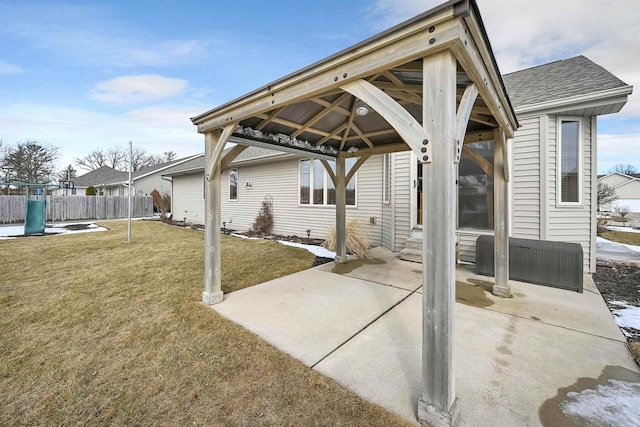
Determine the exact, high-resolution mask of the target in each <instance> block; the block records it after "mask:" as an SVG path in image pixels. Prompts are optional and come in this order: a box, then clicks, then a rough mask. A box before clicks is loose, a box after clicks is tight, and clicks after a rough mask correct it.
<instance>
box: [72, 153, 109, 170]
mask: <svg viewBox="0 0 640 427" xmlns="http://www.w3.org/2000/svg"><path fill="white" fill-rule="evenodd" d="M74 162H75V164H76V166H78V167H79V168H82V169H86V170H88V171H94V170H96V169H99V168H101V167H102V166H106V165H107V156H106V154H105V152H104V151H103V150H102V148H98V149H96V150H94V151H92V152H90V153H89V154H87V155H86V156H84V157H78V158H76V159H75V160H74Z"/></svg>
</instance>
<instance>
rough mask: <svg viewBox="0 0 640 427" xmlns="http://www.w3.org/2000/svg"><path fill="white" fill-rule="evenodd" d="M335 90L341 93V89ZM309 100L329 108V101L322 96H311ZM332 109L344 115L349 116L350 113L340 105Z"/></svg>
mask: <svg viewBox="0 0 640 427" xmlns="http://www.w3.org/2000/svg"><path fill="white" fill-rule="evenodd" d="M337 92H339V93H342V91H341V90H338V91H337ZM310 101H312V102H315V103H316V104H318V105H322V106H323V107H326V108H331V102H329V101H325V100H324V99H322V98H319V97H315V98H311V99H310ZM333 111H335V112H336V113H340V114H342V115H344V116H349V114H351V113H350V112H349V110H347V109H346V108H343V107H340V106H337V107H334V109H333Z"/></svg>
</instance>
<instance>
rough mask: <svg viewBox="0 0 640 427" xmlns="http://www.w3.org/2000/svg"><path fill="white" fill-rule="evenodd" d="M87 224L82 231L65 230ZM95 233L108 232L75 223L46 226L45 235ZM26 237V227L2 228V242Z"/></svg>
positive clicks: (93, 225) (103, 229)
mask: <svg viewBox="0 0 640 427" xmlns="http://www.w3.org/2000/svg"><path fill="white" fill-rule="evenodd" d="M83 224H87V228H85V229H82V230H70V229H68V228H65V227H67V226H70V225H83ZM94 231H107V229H106V228H104V227H99V226H97V225H95V224H93V223H90V222H86V221H85V222H74V223H65V224H56V225H52V226H49V227H47V226H45V228H44V232H45V234H49V235H51V234H56V235H58V234H78V233H92V232H94ZM22 236H24V225H11V226H8V227H0V240H9V239H17V238H19V237H22Z"/></svg>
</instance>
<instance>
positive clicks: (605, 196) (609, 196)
mask: <svg viewBox="0 0 640 427" xmlns="http://www.w3.org/2000/svg"><path fill="white" fill-rule="evenodd" d="M616 200H618V195H617V194H616V190H615V188H613V187H611V186H609V185H607V184H605V183H604V182H600V181H598V210H600V207H602V205H608V204H610V203H613V202H615V201H616Z"/></svg>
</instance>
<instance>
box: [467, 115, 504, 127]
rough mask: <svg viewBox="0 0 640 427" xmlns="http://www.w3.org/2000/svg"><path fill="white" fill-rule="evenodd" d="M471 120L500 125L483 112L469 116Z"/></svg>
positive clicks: (494, 125)
mask: <svg viewBox="0 0 640 427" xmlns="http://www.w3.org/2000/svg"><path fill="white" fill-rule="evenodd" d="M469 120H471V121H472V122H476V123H481V124H483V125H487V126H491V127H498V123H497V122H496V121H495V120H494V119H493V117H490V116H484V115H482V114H476V113H474V112H472V113H471V115H470V116H469Z"/></svg>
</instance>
